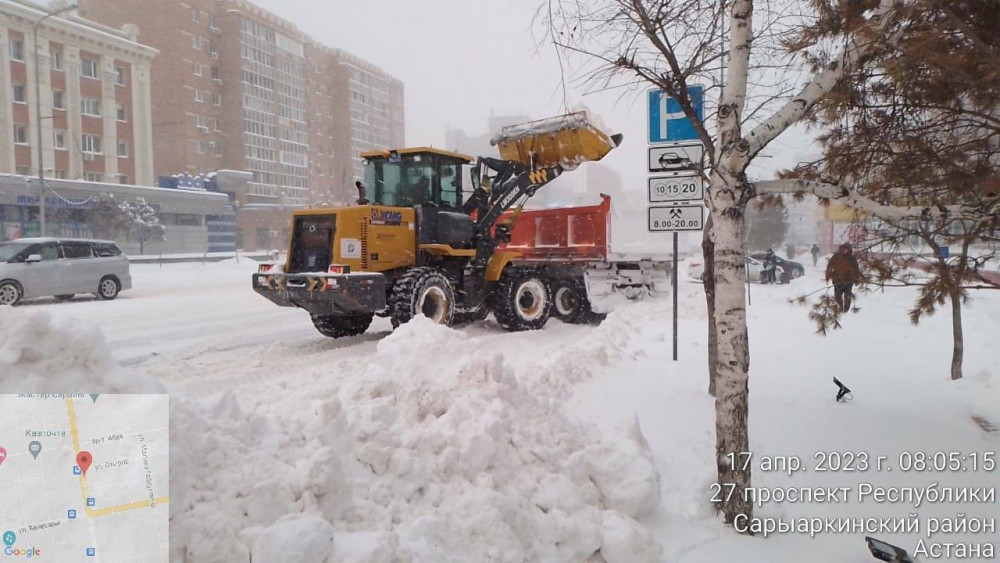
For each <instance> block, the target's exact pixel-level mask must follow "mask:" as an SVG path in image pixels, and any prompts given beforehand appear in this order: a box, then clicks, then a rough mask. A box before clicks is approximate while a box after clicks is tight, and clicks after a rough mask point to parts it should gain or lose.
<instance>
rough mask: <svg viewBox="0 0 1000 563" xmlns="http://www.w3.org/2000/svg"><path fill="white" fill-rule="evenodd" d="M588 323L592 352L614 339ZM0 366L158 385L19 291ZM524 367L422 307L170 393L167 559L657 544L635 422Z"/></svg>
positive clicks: (91, 384) (85, 387)
mask: <svg viewBox="0 0 1000 563" xmlns="http://www.w3.org/2000/svg"><path fill="white" fill-rule="evenodd" d="M611 326H612V327H614V326H615V321H612V322H611ZM594 332H595V333H596V332H598V331H597V330H595V331H594ZM606 336H610V335H606ZM595 338H597V339H601V340H602V342H604V343H603V344H602V346H604V348H601V349H600V350H591V354H592V355H591V356H589V357H590V358H591V359H593V358H594V357H596V356H593V354H596V355H597V356H605V357H606V356H607V355H609V354H617V353H620V352H619V351H618V350H619V349H624V348H625V346H624V344H623V343H622V342H621V341H620V340H618V339H614V338H610V339H609V338H601V336H600V335H596V336H595ZM592 344H593V343H591V345H592ZM445 355H447V356H449V359H450V361H442V360H443V359H444V357H445ZM536 367H537V366H536ZM0 370H2V371H0V373H2V374H3V376H4V377H3V379H2V382H0V389H2V390H4V391H10V392H21V393H24V392H58V393H66V392H105V393H107V392H163V387H162V385H160V384H159V383H158V382H157V381H156V380H155V379H153V378H150V377H145V376H139V375H136V374H133V373H130V372H128V371H126V370H124V369H122V368H121V367H119V366H118V365H117V364H116V363H115V361H114V359H113V358H112V356H111V354H110V353H109V351H108V350H107V347H106V345H105V343H104V339H103V337H102V335H101V333H100V331H99V330H97V329H95V328H92V327H89V326H86V325H82V324H80V323H78V322H76V321H72V320H64V321H53V320H52V318H51V316H50V315H49V314H47V313H44V312H39V311H29V310H25V309H10V308H4V309H0ZM522 371H523V372H525V373H524V374H525V375H531V374H534V372H536V371H537V370H536V369H535V367H532V368H531V369H529V368H526V367H522ZM522 377H523V376H522V374H518V373H515V371H514V370H513V368H512V367H511V366H510V364H508V363H507V362H506V361H505V359H504V357H503V355H502V354H501V353H499V351H498V352H490V351H485V350H482V349H479V348H477V347H476V346H474V345H473V344H472V343H471V342H470V338H469V337H468V336H467V335H466V334H465V333H463V332H459V331H455V330H452V329H450V328H446V327H442V326H439V325H435V324H433V323H432V322H430V321H429V320H427V319H424V318H422V317H421V318H418V319H416V320H415V321H413V322H411V323H409V324H407V325H405V326H404V327H402V328H401V329H399V330H397V331H396V332H394V333H393V334H391V335H390V336H388V337H386V338H385V339H384V340H382V341H381V342H380V343H379V344H378V346H377V353H376V356H375V359H374V361H372V363H371V364H370V365H368V366H366V367H362V366H359V369H358V370H357V371H356V372H354V373H353V374H352V375H351V377H343V374H339V373H337V372H336V371H335V370H333V369H330V370H328V371H326V372H323V373H319V374H318V375H317V376H316V381H315V382H313V383H312V384H309V385H301V386H298V385H297V386H295V387H294V388H287V389H283V388H274V389H271V388H268V389H262V390H261V392H260V393H259V395H258V396H255V397H254V396H247V397H241V398H238V397H237V396H236V395H235V394H234V393H232V392H226V393H223V394H221V395H218V396H216V397H214V398H213V399H212V400H198V399H194V398H192V397H190V396H188V395H186V394H183V393H172V395H171V413H170V424H171V453H170V456H171V472H170V476H171V483H170V494H171V503H170V508H171V554H170V560H171V561H198V562H226V563H229V562H239V561H245V562H249V561H250V560H251V557H252V560H253V561H254V562H258V561H259V562H265V563H266V562H272V561H273V562H278V561H298V562H302V563H310V562H315V563H324V562H332V561H357V562H362V561H364V562H372V561H376V562H377V561H386V562H390V561H525V560H528V561H536V560H545V561H584V560H587V559H588V558H592V557H593V560H597V561H600V560H603V561H607V562H609V563H614V562H617V561H622V562H642V561H656V560H658V559H659V557H660V554H661V553H662V548H661V547H660V545H659V544H658V543H657V542H656V541H655V540H654V539H653V537H652V536H651V535H650V534H649V533H648V532H647V531H646V530H645V529H644V528H643V527H642V526H641V525H640V524H639V523H638V522H637V521H636V519H638V518H642V517H645V516H648V515H650V514H651V513H652V512H653V511H654V510H656V509H657V507H658V506H659V503H660V497H659V495H660V482H659V475H658V473H657V471H656V470H655V468H654V465H653V461H652V457H651V453H650V451H649V448H648V446H647V445H646V442H645V439H644V438H643V436H642V433H641V432H640V431H639V429H638V426H637V425H636V426H635V427H634V428H633V432H632V434H631V437H630V438H631V439H627V440H624V441H622V442H620V443H618V442H616V443H614V444H611V443H606V442H603V441H602V440H601V439H600V437H599V436H598V435H597V433H596V431H595V430H592V429H591V428H589V427H585V426H582V425H580V424H577V423H574V422H572V421H570V420H569V419H567V418H565V417H564V416H562V415H561V414H560V413H559V411H558V409H557V408H556V407H555V406H553V405H554V404H555V403H554V399H556V396H555V395H553V394H552V393H550V392H546V391H553V392H560V393H561V391H562V386H561V385H553V386H546V385H534V386H533V387H531V388H529V387H527V386H526V385H525V384H524V382H523V381H522ZM562 377H563V378H564V379H565V378H568V377H569V376H568V375H567V374H563V376H562ZM598 553H599V556H595V554H598Z"/></svg>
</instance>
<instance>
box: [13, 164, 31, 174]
mask: <svg viewBox="0 0 1000 563" xmlns="http://www.w3.org/2000/svg"><path fill="white" fill-rule="evenodd" d="M14 173H15V174H17V175H18V176H27V175H28V174H31V170H30V169H29V168H28V167H27V166H15V167H14Z"/></svg>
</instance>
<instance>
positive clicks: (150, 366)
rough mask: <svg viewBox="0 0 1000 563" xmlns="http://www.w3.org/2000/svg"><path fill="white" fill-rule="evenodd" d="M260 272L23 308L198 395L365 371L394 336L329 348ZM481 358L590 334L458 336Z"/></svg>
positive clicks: (184, 268)
mask: <svg viewBox="0 0 1000 563" xmlns="http://www.w3.org/2000/svg"><path fill="white" fill-rule="evenodd" d="M256 266H257V263H256V262H253V261H250V260H243V261H242V262H241V263H240V264H236V263H235V262H232V261H229V262H224V263H209V264H200V263H188V264H167V265H164V266H162V267H160V266H157V265H144V264H140V265H135V264H134V265H133V266H132V278H133V285H134V289H133V290H131V291H127V292H123V293H122V295H121V297H119V299H118V300H116V301H111V302H102V301H97V300H95V299H93V298H92V297H91V296H80V297H77V298H76V299H74V300H73V301H72V302H70V303H57V302H54V301H52V300H47V299H40V300H36V301H32V302H28V303H25V305H24V307H26V308H28V309H30V310H44V311H47V312H49V313H51V314H52V315H53V316H54V317H56V318H58V317H61V316H71V317H75V318H77V319H79V320H83V321H86V322H90V323H93V324H96V325H98V326H100V327H101V329H102V331H103V332H104V335H105V338H106V339H107V343H108V345H109V347H110V348H111V350H112V351H113V353H114V355H115V358H116V359H117V360H118V361H119V362H120V363H121V364H122V365H125V366H128V367H132V368H136V369H138V370H139V371H143V372H147V373H151V374H153V375H156V376H157V377H159V378H160V379H161V380H162V381H164V382H165V383H167V384H168V385H175V386H177V387H179V388H182V389H184V390H185V391H189V392H192V393H193V394H196V395H204V394H211V393H213V392H216V391H222V390H225V389H231V388H234V387H240V386H244V385H260V384H261V383H265V382H267V383H277V382H279V381H281V380H282V379H283V378H286V377H292V378H295V377H301V376H302V374H303V373H307V372H315V371H317V369H316V368H320V369H319V370H318V371H320V372H325V368H331V370H332V372H333V373H344V372H345V371H350V370H349V369H347V366H352V365H353V366H356V365H358V364H359V363H360V364H361V365H363V364H364V361H363V359H364V358H365V357H366V356H370V355H371V354H373V353H374V351H375V344H376V343H377V342H378V341H379V340H381V339H382V338H384V337H385V336H386V335H388V334H390V333H391V331H392V329H391V325H390V324H389V321H388V320H387V319H382V318H378V317H376V318H375V321H374V322H373V323H372V326H371V328H370V329H369V330H368V332H367V333H366V334H365V335H362V336H359V337H356V338H348V339H342V340H331V339H329V338H326V337H324V336H322V335H320V334H319V333H318V332H316V330H315V329H314V328H313V326H312V324H311V323H310V321H309V316H308V314H307V313H305V312H304V311H300V310H297V309H285V308H281V307H277V306H275V305H273V304H271V303H270V302H269V301H267V300H265V299H263V298H262V297H260V296H258V295H257V294H256V293H254V292H253V290H252V289H251V288H250V275H251V274H252V273H253V272H254V271H256ZM463 330H464V331H465V332H466V333H467V334H469V335H470V336H471V337H472V342H473V343H474V344H473V345H474V346H475V348H477V349H480V350H499V351H514V350H516V351H518V353H517V354H512V355H511V357H510V358H509V359H510V361H511V363H512V364H513V365H514V366H515V367H516V366H517V365H518V363H519V362H520V363H523V362H528V361H532V360H534V359H536V358H538V357H544V356H545V355H547V354H548V353H549V352H550V351H551V350H553V349H558V348H559V347H561V346H563V345H566V344H569V343H572V342H574V341H575V340H577V339H579V338H580V336H581V335H582V334H586V333H587V332H589V331H592V330H593V327H590V326H574V325H566V324H563V323H561V322H558V321H552V322H551V323H550V324H549V325H548V326H547V327H546V330H545V338H544V339H543V338H538V335H537V334H534V333H524V334H509V333H506V332H504V331H503V330H501V329H500V328H499V327H498V326H497V325H495V324H494V323H493V322H491V321H486V322H481V323H476V324H473V325H470V326H466V327H463Z"/></svg>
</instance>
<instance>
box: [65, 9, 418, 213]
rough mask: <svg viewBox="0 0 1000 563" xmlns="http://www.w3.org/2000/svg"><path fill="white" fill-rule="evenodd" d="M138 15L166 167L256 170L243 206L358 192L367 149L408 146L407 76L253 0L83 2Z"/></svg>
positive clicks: (105, 16) (119, 15)
mask: <svg viewBox="0 0 1000 563" xmlns="http://www.w3.org/2000/svg"><path fill="white" fill-rule="evenodd" d="M80 12H81V15H83V16H85V17H88V18H91V19H93V20H96V21H99V22H101V23H103V24H106V25H109V26H114V27H121V26H124V25H128V24H134V25H135V26H137V27H138V29H139V39H140V40H141V41H142V42H143V43H144V44H147V45H151V46H153V47H155V48H157V49H159V50H160V52H161V55H160V56H159V57H158V58H157V59H156V60H155V61H154V63H153V99H152V106H153V127H154V128H155V129H156V131H157V135H156V138H155V140H154V152H155V153H156V156H157V160H156V175H158V176H165V175H172V174H177V173H180V172H185V171H187V172H190V173H192V174H194V173H199V172H206V171H210V170H217V169H223V168H226V169H233V170H247V171H249V172H252V173H253V175H254V179H253V181H252V182H250V183H249V184H248V186H247V190H246V192H245V193H243V194H237V202H236V203H237V205H238V206H245V205H248V204H254V205H276V206H279V207H296V206H306V205H311V204H313V203H316V202H319V201H326V202H329V201H346V200H348V199H350V198H351V197H353V192H354V189H353V183H354V182H353V181H354V179H355V178H360V160H359V159H358V157H357V155H358V153H359V152H361V151H363V150H367V149H369V148H373V147H390V146H402V145H403V143H404V130H403V85H402V83H401V82H400V81H399V80H396V79H394V78H392V77H391V76H389V75H387V74H386V73H385V72H383V71H381V70H380V69H378V68H377V67H375V66H373V65H371V64H369V63H366V62H365V61H363V60H361V59H359V58H357V57H355V56H353V55H350V54H347V53H344V52H342V51H339V50H337V49H332V48H330V47H327V46H325V45H322V44H320V43H318V42H316V41H314V40H313V39H312V38H310V37H309V36H307V35H305V34H304V33H302V32H301V31H299V30H298V29H297V28H296V27H295V25H294V24H292V23H291V22H289V21H287V20H284V19H282V18H280V17H278V16H276V15H274V14H273V13H271V12H268V11H266V10H264V9H262V8H260V7H258V6H256V5H254V4H252V3H250V2H246V1H244V0H183V1H179V2H176V1H171V2H161V1H157V0H81V2H80Z"/></svg>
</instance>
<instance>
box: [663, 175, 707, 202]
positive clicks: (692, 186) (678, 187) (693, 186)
mask: <svg viewBox="0 0 1000 563" xmlns="http://www.w3.org/2000/svg"><path fill="white" fill-rule="evenodd" d="M703 199H705V184H704V183H703V181H702V178H701V176H695V175H691V174H689V175H686V176H663V177H656V176H654V177H652V178H650V179H649V203H671V202H681V201H701V200H703Z"/></svg>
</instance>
